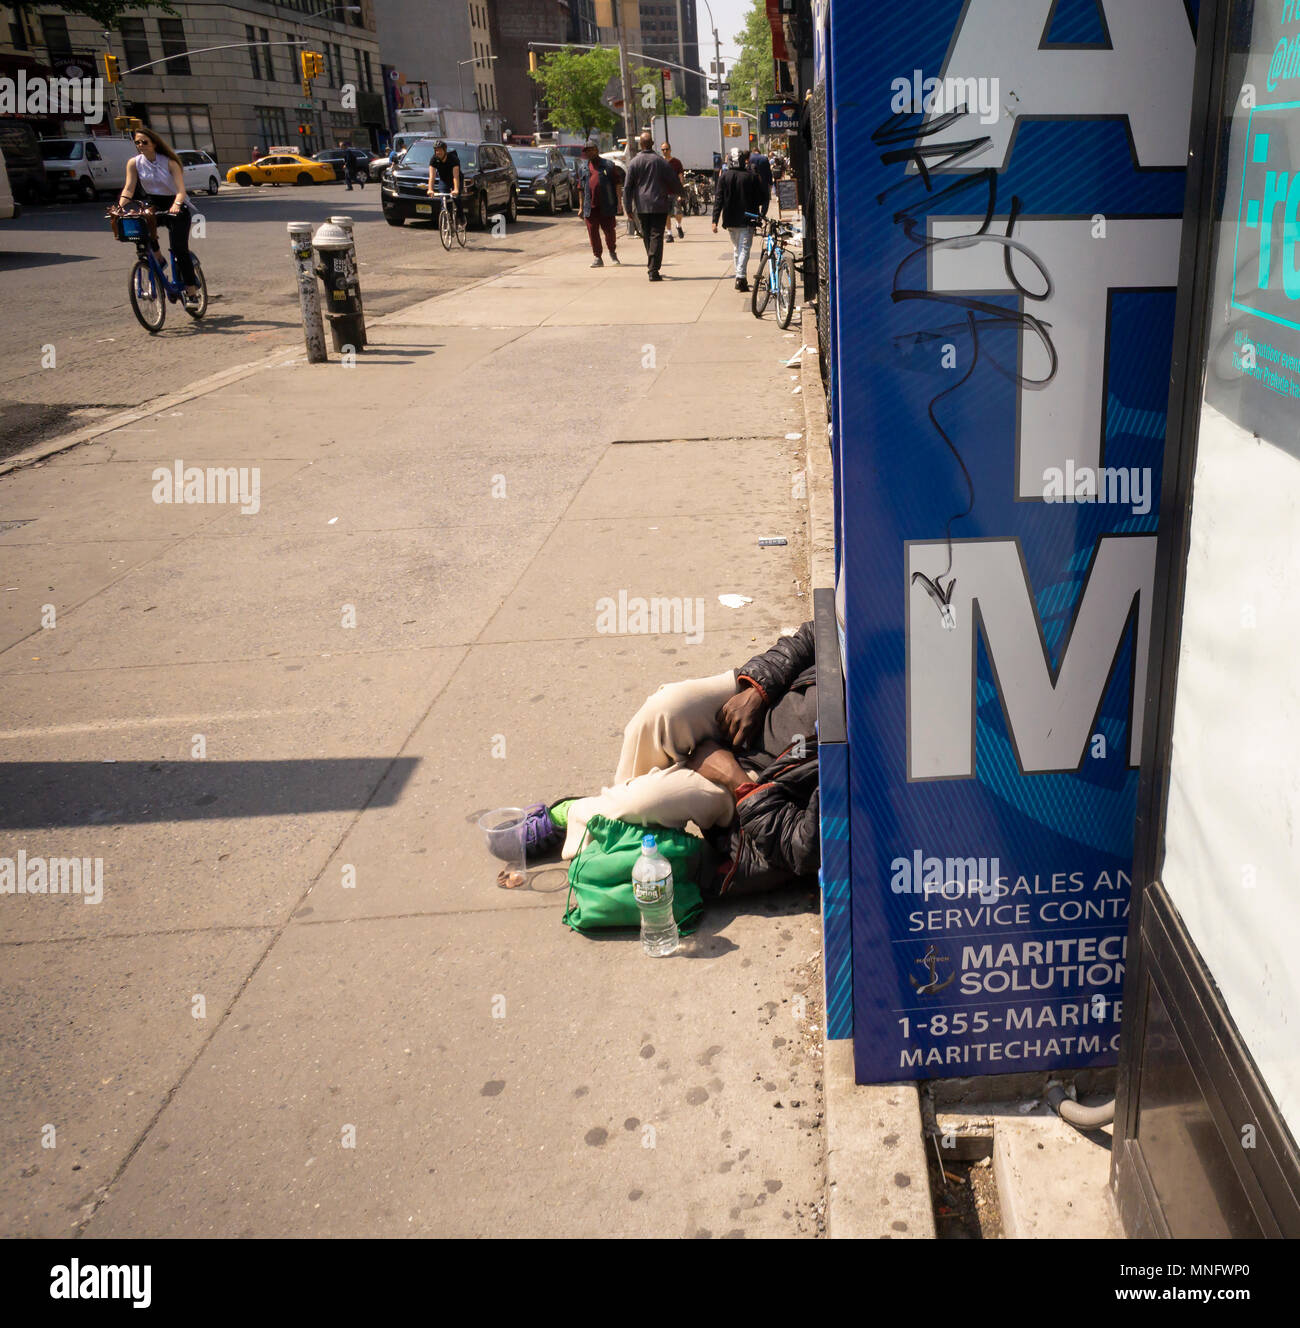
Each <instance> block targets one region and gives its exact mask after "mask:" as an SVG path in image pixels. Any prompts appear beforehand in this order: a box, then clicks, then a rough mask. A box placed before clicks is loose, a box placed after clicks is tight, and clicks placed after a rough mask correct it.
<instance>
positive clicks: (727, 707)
mask: <svg viewBox="0 0 1300 1328" xmlns="http://www.w3.org/2000/svg"><path fill="white" fill-rule="evenodd" d="M816 719H817V670H816V661H815V651H814V645H813V630H812V623H810V622H807V623H804V625H803V626H802V627H800V628H799V630H798V631H797V632H795V633H794V634H793V635H792V636H783V637H780V638H779V639H778V640H777V642H776V644H775V645H773V646H772V648H771V649H770V650H765V651H764V652H763V653H762V654H759V655H755V656H754V658H753V659H751V660H750V661H749V662H748V663H747V664H745V665H744V666H743V667H742V668H740V669H734V670H733V669H728V670H726V671H725V672H724V673H719V674H715V675H714V676H713V677H710V678H697V679H692V680H690V681H686V682H676V683H667V684H665V685H664V686H663V687H660V688H659V690H658V691H657V692H655V693H653V694H652V695H651V696H649V697H647V698H646V700H645V702H644V704H643V705H642V706H641V708H640V709H639V710H638V711H637V713H636V714H635V715H634V716H633V717H632V719H631V721H630V722H629V723H628V725H627V727H626V728H625V729H624V731H623V750H622V753H621V755H620V758H619V763H618V770H617V771H616V772H615V775H614V783H613V785H611V786H610V787H609V788H606V789H604V790H603V791H602V793H601V794H600V796H599V797H596V798H580V799H579V800H578V801H577V802H574V803H572V804H571V805H570V807H569V811H568V832H567V835H566V839H565V845H564V857H565V858H572V857H573V856H574V855H575V854H576V853H577V852H578V850H579V848H580V847H581V846H582V838H583V832H584V831H585V828H586V824H587V821H588V820H589V819H590V818H591V817H592V816H593V815H595V814H597V813H599V814H601V815H603V816H608V817H611V818H614V819H618V820H622V821H627V822H629V823H630V824H633V825H665V826H674V827H678V828H681V827H684V826H685V825H686V823H687V822H688V821H693V822H694V823H695V824H696V825H697V826H699V827H700V829H701V830H703V831H704V832H705V835H706V837H707V838H708V839H709V841H710V842H711V843H712V845H713V846H714V848H715V849H716V850H717V853H718V856H719V859H720V861H721V869H720V871H719V873H718V876H717V878H716V880H715V881H713V882H712V883H707V882H706V883H705V884H706V888H709V887H710V886H711V889H712V891H713V892H715V893H724V894H746V893H750V892H753V891H756V890H764V889H769V888H771V887H773V886H777V885H782V884H788V883H790V882H792V881H802V882H807V883H812V882H813V881H815V878H816V875H817V869H818V867H819V866H820V865H821V841H820V837H819V826H818V818H819V812H820V803H819V797H818V792H819V790H818V780H817V737H816Z"/></svg>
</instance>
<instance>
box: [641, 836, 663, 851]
mask: <svg viewBox="0 0 1300 1328" xmlns="http://www.w3.org/2000/svg"><path fill="white" fill-rule="evenodd" d="M641 847H642V848H643V849H644V848H658V847H659V841H658V840H656V839H655V837H654V835H642V836H641Z"/></svg>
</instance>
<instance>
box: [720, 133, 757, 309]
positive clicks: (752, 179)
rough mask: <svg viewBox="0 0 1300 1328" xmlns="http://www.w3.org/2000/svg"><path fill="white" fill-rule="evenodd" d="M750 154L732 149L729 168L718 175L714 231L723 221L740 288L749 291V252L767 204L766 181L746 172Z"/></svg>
mask: <svg viewBox="0 0 1300 1328" xmlns="http://www.w3.org/2000/svg"><path fill="white" fill-rule="evenodd" d="M747 155H748V154H746V153H743V152H741V150H740V149H739V148H732V149H731V151H730V152H729V153H728V154H727V165H726V169H725V170H723V172H722V174H721V175H719V176H718V191H717V193H716V194H715V195H714V197H713V229H714V231H716V230H717V229H718V221H719V219H721V221H722V224H723V226H724V227H725V228H726V231H727V234H728V235H730V236H731V247H732V250H733V251H734V253H735V258H736V289H737V290H738V291H747V290H748V289H749V251H750V247H751V246H752V245H753V243H754V218H753V216H751V215H750V214H751V213H752V214H760V213H761V212H762V211H763V208H764V207H765V206H766V204H767V198H768V196H767V195H765V193H764V190H763V184H762V181H761V180H760V179H759V178H758V176H757V175H755V174H754V173H753V172H752V171H748V170H746V169H745V157H746V156H747Z"/></svg>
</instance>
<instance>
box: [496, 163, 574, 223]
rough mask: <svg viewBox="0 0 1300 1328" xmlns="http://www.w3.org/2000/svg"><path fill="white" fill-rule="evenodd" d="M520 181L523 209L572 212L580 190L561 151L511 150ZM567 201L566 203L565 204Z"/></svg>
mask: <svg viewBox="0 0 1300 1328" xmlns="http://www.w3.org/2000/svg"><path fill="white" fill-rule="evenodd" d="M506 150H507V151H508V152H509V153H510V160H511V161H513V162H514V164H515V172H516V174H517V176H518V179H519V206H520V207H529V208H536V209H537V211H539V212H540V211H542V210H543V209H545V210H546V211H547V212H552V213H553V212H559V211H564V212H571V211H572V210H573V205H574V204H575V203H576V202H577V201H578V190H577V187H576V186H575V184H574V181H573V172H572V171H571V170H570V169H569V164H568V162H567V161H566V160H565V159H564V158H563V157H562V156H560V151H559V149H558V148H507V149H506ZM561 199H563V203H561V201H560V200H561Z"/></svg>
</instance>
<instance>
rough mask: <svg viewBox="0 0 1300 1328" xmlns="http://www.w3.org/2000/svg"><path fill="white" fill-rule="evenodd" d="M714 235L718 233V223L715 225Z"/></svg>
mask: <svg viewBox="0 0 1300 1328" xmlns="http://www.w3.org/2000/svg"><path fill="white" fill-rule="evenodd" d="M713 233H714V235H716V234H717V233H718V223H717V222H716V221H715V222H714V223H713Z"/></svg>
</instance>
